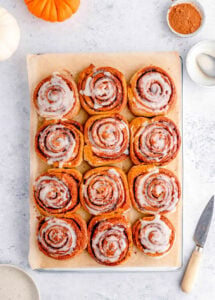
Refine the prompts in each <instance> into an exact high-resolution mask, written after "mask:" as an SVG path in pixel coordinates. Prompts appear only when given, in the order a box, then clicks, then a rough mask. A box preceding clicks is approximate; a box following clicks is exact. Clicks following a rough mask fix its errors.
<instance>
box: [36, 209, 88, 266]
mask: <svg viewBox="0 0 215 300" xmlns="http://www.w3.org/2000/svg"><path fill="white" fill-rule="evenodd" d="M37 241H38V246H39V249H40V251H42V252H43V253H44V254H45V255H47V256H49V257H51V258H54V259H59V260H61V259H68V258H71V257H74V256H75V255H77V254H80V253H81V252H82V251H83V250H84V249H85V248H86V246H87V227H86V223H85V221H84V220H83V219H82V218H81V217H80V216H79V215H75V214H74V215H73V216H72V217H71V218H70V219H58V218H51V217H46V218H42V219H41V220H40V222H39V224H38V229H37Z"/></svg>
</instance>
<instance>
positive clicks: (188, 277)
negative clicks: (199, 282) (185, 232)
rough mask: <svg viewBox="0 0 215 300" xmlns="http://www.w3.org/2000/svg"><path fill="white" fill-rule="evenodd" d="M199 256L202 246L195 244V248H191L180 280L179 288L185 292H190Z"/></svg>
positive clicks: (200, 255)
mask: <svg viewBox="0 0 215 300" xmlns="http://www.w3.org/2000/svg"><path fill="white" fill-rule="evenodd" d="M201 258H202V248H201V247H198V246H197V247H196V248H195V250H193V253H192V255H191V257H190V260H189V263H188V265H187V268H186V271H185V273H184V277H183V279H182V282H181V288H182V290H183V291H184V292H185V293H189V292H191V290H192V288H193V285H194V282H195V280H196V276H197V273H198V269H199V266H200V262H201Z"/></svg>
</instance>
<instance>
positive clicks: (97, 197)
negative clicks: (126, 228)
mask: <svg viewBox="0 0 215 300" xmlns="http://www.w3.org/2000/svg"><path fill="white" fill-rule="evenodd" d="M80 200H81V203H82V205H83V207H84V208H85V209H86V210H87V211H88V212H89V213H90V214H93V215H99V214H104V213H115V212H124V211H126V210H128V209H129V208H130V200H129V193H128V184H127V179H126V175H125V174H124V172H123V171H122V170H120V169H119V168H116V167H100V168H95V169H91V170H90V171H88V172H87V173H86V174H85V175H84V178H83V182H82V184H81V186H80Z"/></svg>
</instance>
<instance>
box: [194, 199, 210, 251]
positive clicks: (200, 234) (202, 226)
mask: <svg viewBox="0 0 215 300" xmlns="http://www.w3.org/2000/svg"><path fill="white" fill-rule="evenodd" d="M213 209H214V196H212V197H211V199H210V200H209V202H208V204H207V205H206V207H205V209H204V210H203V212H202V214H201V216H200V218H199V221H198V223H197V226H196V230H195V233H194V241H195V243H196V246H199V247H201V248H203V247H204V245H205V242H206V239H207V236H208V231H209V228H210V224H211V220H212V216H213Z"/></svg>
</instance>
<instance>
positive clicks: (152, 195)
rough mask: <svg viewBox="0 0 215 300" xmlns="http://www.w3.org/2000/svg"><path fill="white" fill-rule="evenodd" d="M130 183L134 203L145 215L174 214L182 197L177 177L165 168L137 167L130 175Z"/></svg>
mask: <svg viewBox="0 0 215 300" xmlns="http://www.w3.org/2000/svg"><path fill="white" fill-rule="evenodd" d="M128 183H129V190H130V195H131V199H132V203H133V205H134V207H135V208H136V209H137V210H138V211H140V212H143V213H147V212H148V213H161V214H165V213H168V212H172V211H174V210H175V208H176V205H177V204H178V201H179V199H180V196H181V188H180V184H179V181H178V179H177V177H176V175H175V174H174V173H173V172H171V171H170V170H167V169H164V168H154V167H146V166H143V165H140V166H135V167H133V168H131V170H130V171H129V173H128Z"/></svg>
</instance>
